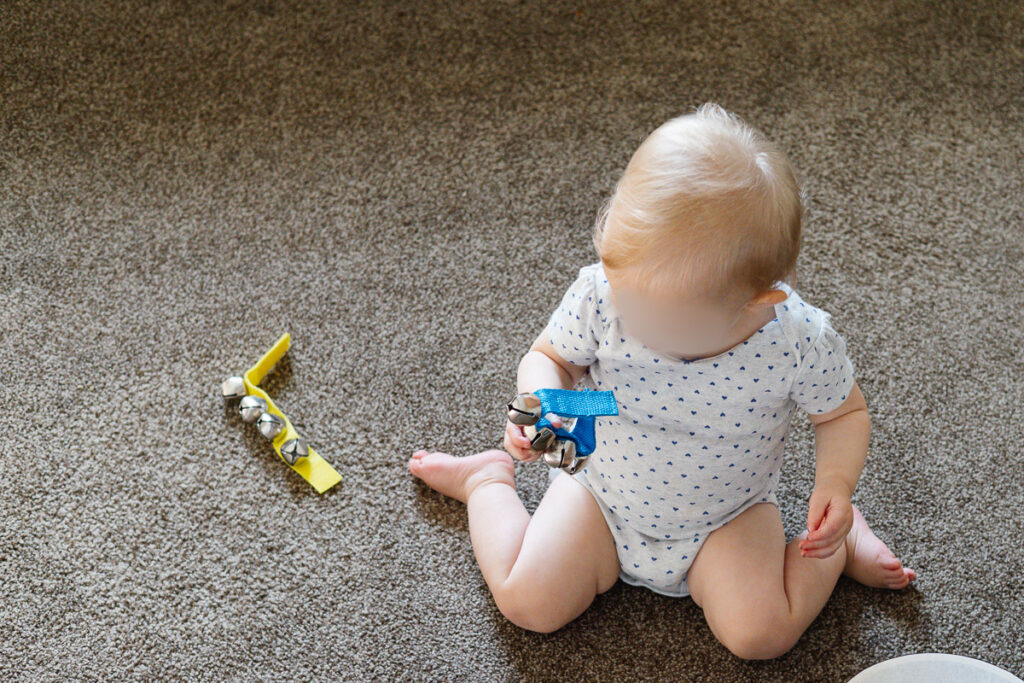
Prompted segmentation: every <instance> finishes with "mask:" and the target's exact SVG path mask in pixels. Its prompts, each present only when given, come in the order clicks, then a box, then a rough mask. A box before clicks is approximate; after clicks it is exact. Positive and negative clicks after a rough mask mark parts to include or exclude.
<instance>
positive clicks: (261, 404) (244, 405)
mask: <svg viewBox="0 0 1024 683" xmlns="http://www.w3.org/2000/svg"><path fill="white" fill-rule="evenodd" d="M265 412H267V402H266V401H264V400H263V398H262V397H260V396H245V397H243V398H242V400H241V402H239V404H238V414H239V415H241V416H242V421H243V422H255V421H256V420H258V419H259V418H260V415H262V414H263V413H265Z"/></svg>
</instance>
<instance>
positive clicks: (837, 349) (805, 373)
mask: <svg viewBox="0 0 1024 683" xmlns="http://www.w3.org/2000/svg"><path fill="white" fill-rule="evenodd" d="M821 314H822V315H821V330H820V333H819V334H818V337H817V339H815V340H814V341H813V342H812V343H811V345H810V346H809V347H808V348H807V352H806V353H805V354H804V357H803V361H802V362H801V364H800V368H799V369H798V370H797V374H796V377H795V378H794V380H793V385H792V387H791V389H790V392H789V396H790V398H792V399H793V400H794V401H795V402H796V403H797V405H799V406H800V407H802V408H803V409H804V410H806V411H807V412H808V413H810V414H812V415H820V414H822V413H827V412H829V411H832V410H835V409H836V408H838V407H839V406H841V405H842V404H843V401H845V400H846V398H847V397H848V396H849V395H850V392H851V391H853V383H854V377H853V375H854V367H853V362H852V361H851V360H850V358H849V356H847V355H846V342H845V341H844V340H843V338H842V337H841V336H840V335H839V333H838V332H836V331H835V330H834V329H833V328H832V324H831V322H830V319H831V315H830V314H829V313H827V312H825V311H822V312H821Z"/></svg>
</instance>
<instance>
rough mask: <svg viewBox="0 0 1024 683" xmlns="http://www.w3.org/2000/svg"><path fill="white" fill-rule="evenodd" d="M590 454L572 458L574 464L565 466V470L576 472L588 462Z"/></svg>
mask: <svg viewBox="0 0 1024 683" xmlns="http://www.w3.org/2000/svg"><path fill="white" fill-rule="evenodd" d="M589 457H590V456H588V455H584V456H580V457H576V458H573V459H572V464H570V465H569V466H568V467H566V468H565V471H566V472H568V473H569V474H576V473H577V472H579V471H580V469H581V468H582V467H583V466H584V465H586V464H587V458H589Z"/></svg>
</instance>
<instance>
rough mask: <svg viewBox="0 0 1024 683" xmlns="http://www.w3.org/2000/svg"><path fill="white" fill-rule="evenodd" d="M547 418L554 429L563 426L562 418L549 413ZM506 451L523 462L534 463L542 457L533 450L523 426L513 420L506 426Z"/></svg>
mask: <svg viewBox="0 0 1024 683" xmlns="http://www.w3.org/2000/svg"><path fill="white" fill-rule="evenodd" d="M545 417H547V419H548V421H549V422H551V425H552V426H553V427H561V426H562V418H560V417H559V416H558V415H556V414H555V413H548V414H547V415H546V416H545ZM505 450H506V451H508V452H509V454H511V455H512V457H513V458H515V459H516V460H522V461H523V462H534V461H535V460H537V459H538V458H540V456H541V452H540V451H535V450H533V447H532V446H531V444H530V440H529V439H528V438H527V437H526V433H525V432H523V425H517V424H515V423H513V422H512V421H511V420H509V421H507V423H506V424H505Z"/></svg>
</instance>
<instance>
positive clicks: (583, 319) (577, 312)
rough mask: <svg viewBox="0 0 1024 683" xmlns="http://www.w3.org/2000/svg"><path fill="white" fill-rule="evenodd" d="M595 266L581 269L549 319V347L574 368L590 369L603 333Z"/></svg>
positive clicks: (600, 301) (601, 302)
mask: <svg viewBox="0 0 1024 683" xmlns="http://www.w3.org/2000/svg"><path fill="white" fill-rule="evenodd" d="M596 265H597V264H592V265H589V266H583V267H582V268H580V270H579V275H578V276H577V278H576V280H575V281H574V282H573V283H572V284H571V285H570V286H569V289H568V290H567V291H566V292H565V294H564V295H563V296H562V301H561V302H560V303H559V304H558V308H557V309H555V312H554V313H552V314H551V317H550V318H549V319H548V325H547V330H546V331H547V335H548V339H549V340H550V342H551V345H552V346H553V347H554V348H555V351H557V352H558V355H560V356H561V357H562V358H564V359H565V360H567V361H569V362H570V363H572V364H573V365H590V364H591V363H593V362H594V361H596V360H597V349H598V346H599V344H600V339H601V330H602V329H603V327H602V318H601V316H602V313H601V306H602V304H603V301H602V300H601V297H600V296H599V295H598V291H597V283H596V278H597V277H598V276H599V275H598V273H597V272H596Z"/></svg>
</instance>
